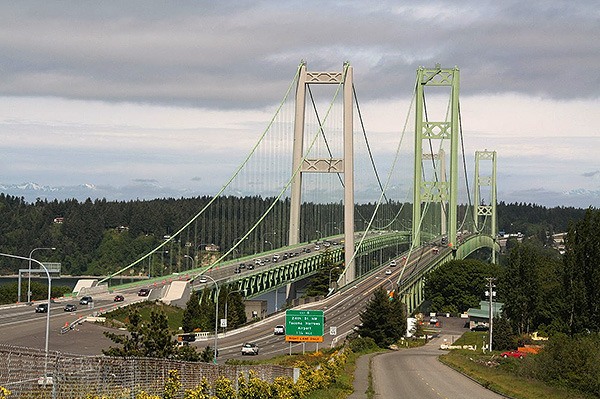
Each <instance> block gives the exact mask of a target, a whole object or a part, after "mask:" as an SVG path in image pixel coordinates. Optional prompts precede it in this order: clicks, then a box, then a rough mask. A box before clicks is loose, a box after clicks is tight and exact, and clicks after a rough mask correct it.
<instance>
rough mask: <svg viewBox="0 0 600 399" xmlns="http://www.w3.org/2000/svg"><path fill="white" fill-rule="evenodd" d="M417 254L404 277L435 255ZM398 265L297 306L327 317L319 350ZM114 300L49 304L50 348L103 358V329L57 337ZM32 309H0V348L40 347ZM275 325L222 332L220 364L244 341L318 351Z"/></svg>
mask: <svg viewBox="0 0 600 399" xmlns="http://www.w3.org/2000/svg"><path fill="white" fill-rule="evenodd" d="M419 254H421V256H419ZM419 254H416V253H415V254H413V256H411V258H410V259H409V262H408V264H407V266H406V270H405V272H404V277H407V276H409V275H411V274H412V273H413V272H414V270H416V269H419V268H421V267H424V265H425V264H426V263H427V261H428V260H429V259H430V258H431V256H433V255H432V254H431V250H430V249H429V248H427V249H424V250H423V252H422V253H421V252H419ZM397 263H398V265H397V266H396V267H388V266H386V265H384V266H382V267H380V268H379V269H378V270H377V271H376V272H373V273H372V274H371V275H369V276H367V277H366V278H364V279H362V280H360V281H358V282H356V283H355V284H352V285H350V286H349V287H347V288H346V289H344V290H342V291H340V292H336V293H334V294H333V295H331V296H330V297H328V298H326V299H325V300H323V301H320V302H316V303H311V304H307V305H303V306H301V307H300V308H302V309H320V310H323V311H324V313H325V318H326V322H325V335H324V342H323V343H319V344H318V346H319V347H323V345H326V346H331V345H332V344H335V343H336V342H341V341H342V340H343V339H344V338H345V337H346V336H347V335H348V334H349V333H351V332H352V331H353V329H354V327H355V326H356V325H358V324H359V323H360V317H359V315H360V312H361V311H362V310H363V309H364V307H365V304H366V302H367V301H368V299H369V298H370V296H371V294H372V292H373V291H374V290H375V289H376V288H377V287H379V286H381V285H383V286H384V287H386V288H387V289H390V288H391V286H392V285H395V284H394V283H395V281H396V280H397V278H398V277H399V274H400V272H401V270H402V265H403V261H402V259H401V258H397ZM386 270H389V271H390V273H391V274H390V275H387V274H386ZM220 272H223V271H220ZM230 273H231V272H230ZM138 289H139V287H136V288H129V289H127V290H124V291H120V292H119V293H121V294H123V295H124V297H125V304H127V303H131V302H134V301H138V300H145V299H146V298H143V297H138V296H137V290H138ZM114 295H115V293H112V294H108V293H105V294H97V295H94V305H93V308H92V307H88V306H84V305H79V304H78V299H70V300H69V299H61V300H60V301H59V302H58V303H52V304H51V312H50V316H51V317H50V334H49V349H50V350H57V351H61V352H68V353H74V354H82V355H98V354H101V353H102V349H105V348H108V347H109V346H110V345H111V344H112V341H110V340H108V339H107V338H106V337H105V336H104V335H103V334H102V332H103V331H106V330H107V328H106V327H103V326H101V325H98V324H95V323H89V322H85V323H83V324H81V325H80V326H77V327H76V328H75V329H74V330H70V331H68V332H66V333H64V334H61V329H62V328H63V327H64V326H65V324H67V323H72V322H73V321H75V320H77V319H78V318H80V317H85V316H89V315H94V314H95V313H97V312H98V311H100V310H106V309H110V308H112V307H115V306H121V305H122V304H120V303H115V302H113V298H114ZM67 303H73V304H77V306H78V309H77V311H76V312H64V311H63V307H64V305H65V304H67ZM34 308H35V306H28V305H24V304H20V305H14V306H4V307H1V308H0V343H2V344H9V345H16V346H26V347H32V348H39V349H43V348H44V345H45V329H46V314H45V313H35V311H34ZM278 324H285V321H284V313H279V314H275V315H272V316H270V317H268V318H266V319H264V320H261V321H258V322H256V323H253V324H252V325H250V326H247V327H244V328H241V329H238V330H235V331H229V332H227V333H225V334H223V333H222V332H221V333H220V334H219V336H218V348H219V355H220V356H219V360H220V361H224V360H226V359H231V358H241V346H242V344H243V343H244V342H254V343H256V344H257V345H258V346H259V348H260V350H259V355H258V358H264V357H271V356H274V355H280V354H285V353H289V352H290V350H291V351H292V352H295V353H297V352H302V350H307V351H312V350H315V349H316V347H317V344H315V343H306V344H300V343H294V344H292V345H291V348H290V344H289V343H286V342H285V338H284V336H281V335H277V336H276V335H273V328H274V327H275V326H276V325H278ZM330 327H336V330H337V331H336V334H335V335H331V334H330ZM192 345H194V346H196V347H198V348H199V349H203V348H204V347H206V346H211V347H212V346H214V337H210V338H209V339H207V340H203V341H197V342H194V343H193V344H192Z"/></svg>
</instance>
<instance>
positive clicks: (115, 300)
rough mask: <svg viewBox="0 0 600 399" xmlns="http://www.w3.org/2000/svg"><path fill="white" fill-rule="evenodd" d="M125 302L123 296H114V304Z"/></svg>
mask: <svg viewBox="0 0 600 399" xmlns="http://www.w3.org/2000/svg"><path fill="white" fill-rule="evenodd" d="M124 300H125V297H124V296H123V295H115V298H114V299H113V301H114V302H123V301H124Z"/></svg>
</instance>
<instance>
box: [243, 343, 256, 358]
mask: <svg viewBox="0 0 600 399" xmlns="http://www.w3.org/2000/svg"><path fill="white" fill-rule="evenodd" d="M244 355H254V356H256V355H258V345H256V344H254V343H252V342H246V343H245V344H244V345H242V356H244Z"/></svg>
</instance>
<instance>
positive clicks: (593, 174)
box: [581, 170, 600, 179]
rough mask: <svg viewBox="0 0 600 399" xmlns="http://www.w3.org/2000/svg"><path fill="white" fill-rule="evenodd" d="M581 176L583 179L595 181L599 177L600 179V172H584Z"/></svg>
mask: <svg viewBox="0 0 600 399" xmlns="http://www.w3.org/2000/svg"><path fill="white" fill-rule="evenodd" d="M581 176H583V177H592V178H594V179H597V178H598V177H600V170H595V171H593V172H584V173H582V174H581Z"/></svg>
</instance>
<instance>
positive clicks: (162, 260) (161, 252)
mask: <svg viewBox="0 0 600 399" xmlns="http://www.w3.org/2000/svg"><path fill="white" fill-rule="evenodd" d="M156 253H159V251H154V252H152V253H151V254H150V257H149V258H148V259H149V262H148V280H150V278H151V277H152V276H151V274H152V263H154V262H153V261H152V255H154V254H156ZM168 253H169V251H160V257H161V260H160V262H161V265H160V266H161V268H162V267H163V266H164V265H165V254H168ZM155 277H156V276H155Z"/></svg>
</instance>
